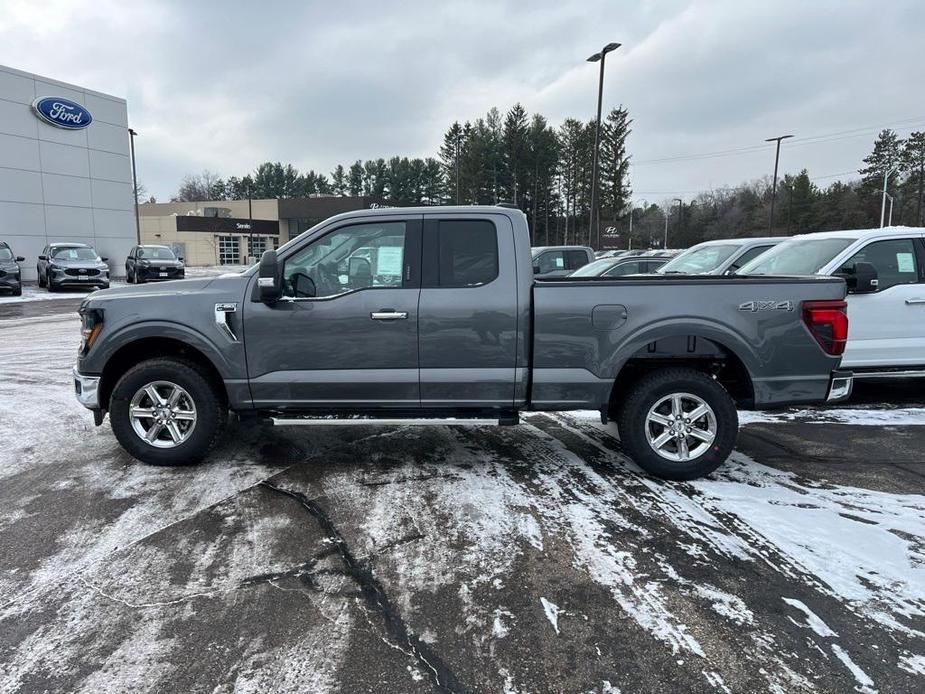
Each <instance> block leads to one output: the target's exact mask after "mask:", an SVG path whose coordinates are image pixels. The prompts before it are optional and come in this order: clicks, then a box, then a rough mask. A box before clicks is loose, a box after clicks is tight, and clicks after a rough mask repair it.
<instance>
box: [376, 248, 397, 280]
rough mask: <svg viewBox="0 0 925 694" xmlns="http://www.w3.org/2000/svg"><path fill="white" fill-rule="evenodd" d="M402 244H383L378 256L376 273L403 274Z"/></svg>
mask: <svg viewBox="0 0 925 694" xmlns="http://www.w3.org/2000/svg"><path fill="white" fill-rule="evenodd" d="M402 250H403V249H402V247H401V246H382V247H380V248H379V249H378V251H379V253H378V256H377V257H376V274H379V275H401V261H402Z"/></svg>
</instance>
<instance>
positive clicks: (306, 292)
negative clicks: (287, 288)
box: [290, 272, 318, 299]
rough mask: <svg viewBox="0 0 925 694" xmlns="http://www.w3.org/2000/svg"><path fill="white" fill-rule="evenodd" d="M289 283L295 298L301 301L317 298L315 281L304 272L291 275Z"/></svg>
mask: <svg viewBox="0 0 925 694" xmlns="http://www.w3.org/2000/svg"><path fill="white" fill-rule="evenodd" d="M290 282H291V283H292V293H293V294H294V295H295V296H297V297H299V298H302V299H311V298H312V297H315V296H318V289H317V288H316V287H315V280H313V279H312V278H311V277H309V276H308V275H306V274H305V273H304V272H296V273H293V275H292V277H291V279H290Z"/></svg>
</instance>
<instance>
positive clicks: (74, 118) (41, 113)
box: [32, 96, 93, 130]
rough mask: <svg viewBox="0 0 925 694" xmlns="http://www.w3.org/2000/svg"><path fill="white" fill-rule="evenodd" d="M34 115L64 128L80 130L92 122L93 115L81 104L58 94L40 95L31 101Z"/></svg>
mask: <svg viewBox="0 0 925 694" xmlns="http://www.w3.org/2000/svg"><path fill="white" fill-rule="evenodd" d="M32 110H34V111H35V115H37V116H38V117H39V118H41V119H42V120H43V121H45V122H46V123H49V124H51V125H55V126H57V127H59V128H64V129H65V130H80V129H82V128H86V127H87V126H88V125H90V123H92V122H93V116H91V115H90V112H89V111H88V110H87V109H85V108H84V107H83V106H81V105H80V104H78V103H77V102H76V101H71V100H70V99H62V98H61V97H58V96H41V97H39V98H38V99H36V100H35V101H33V102H32Z"/></svg>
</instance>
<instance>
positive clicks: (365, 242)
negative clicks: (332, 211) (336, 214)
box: [283, 222, 405, 298]
mask: <svg viewBox="0 0 925 694" xmlns="http://www.w3.org/2000/svg"><path fill="white" fill-rule="evenodd" d="M404 262H405V223H404V222H381V223H378V224H357V225H355V226H349V227H343V228H341V229H338V230H336V231H332V232H331V233H330V234H326V235H325V236H322V237H321V238H320V239H316V240H315V241H313V242H312V243H310V244H309V245H307V246H306V247H304V248H303V249H302V250H300V251H298V252H297V253H296V254H295V255H293V256H291V257H290V258H288V259H287V260H286V262H285V265H284V266H283V295H284V296H291V297H298V298H306V297H318V298H324V297H330V296H337V295H338V294H345V293H346V292H350V291H356V290H358V289H370V288H389V287H392V288H394V287H401V286H402V268H403V267H404Z"/></svg>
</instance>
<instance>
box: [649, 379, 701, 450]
mask: <svg viewBox="0 0 925 694" xmlns="http://www.w3.org/2000/svg"><path fill="white" fill-rule="evenodd" d="M716 434H717V426H716V415H715V414H714V412H713V408H711V407H710V406H709V405H708V404H707V403H706V401H704V400H703V399H702V398H700V397H698V396H696V395H691V394H690V393H672V394H671V395H666V396H665V397H663V398H662V399H661V400H659V401H658V402H656V403H655V404H654V405H653V406H652V407H651V408H650V409H649V413H648V414H647V415H646V440H647V441H648V442H649V445H650V446H651V447H652V450H653V451H655V452H656V453H658V454H659V455H660V456H661V457H662V458H665V459H666V460H671V461H674V462H687V461H689V460H694V459H695V458H699V457H700V456H701V455H703V454H704V453H706V452H707V451H708V450H710V446H712V445H713V441H714V440H715V439H716Z"/></svg>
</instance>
